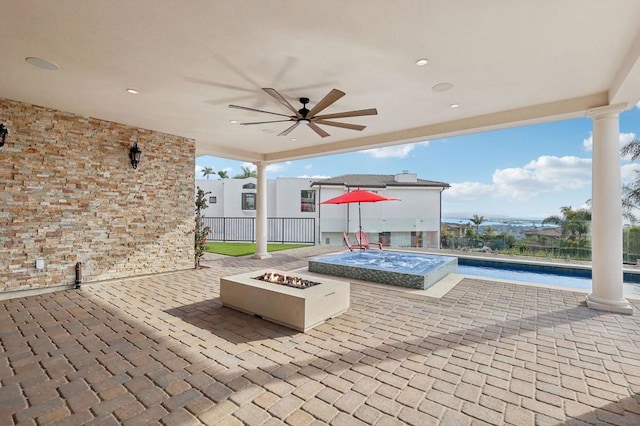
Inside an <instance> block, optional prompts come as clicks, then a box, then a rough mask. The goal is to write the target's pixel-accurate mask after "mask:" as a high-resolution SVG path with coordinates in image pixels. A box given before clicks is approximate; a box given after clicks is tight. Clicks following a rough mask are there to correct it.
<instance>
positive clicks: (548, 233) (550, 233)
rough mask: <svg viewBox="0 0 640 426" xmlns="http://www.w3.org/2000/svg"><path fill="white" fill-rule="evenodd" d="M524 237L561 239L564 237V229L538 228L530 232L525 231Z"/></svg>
mask: <svg viewBox="0 0 640 426" xmlns="http://www.w3.org/2000/svg"><path fill="white" fill-rule="evenodd" d="M524 235H526V236H528V237H535V236H542V237H561V236H562V228H560V227H554V228H537V229H532V230H530V231H525V232H524Z"/></svg>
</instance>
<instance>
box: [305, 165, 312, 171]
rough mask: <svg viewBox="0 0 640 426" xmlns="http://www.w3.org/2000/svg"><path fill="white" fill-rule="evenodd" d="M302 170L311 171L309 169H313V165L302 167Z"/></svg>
mask: <svg viewBox="0 0 640 426" xmlns="http://www.w3.org/2000/svg"><path fill="white" fill-rule="evenodd" d="M304 169H305V170H311V169H313V164H311V163H309V164H307V165H306V166H304Z"/></svg>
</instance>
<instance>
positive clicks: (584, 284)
mask: <svg viewBox="0 0 640 426" xmlns="http://www.w3.org/2000/svg"><path fill="white" fill-rule="evenodd" d="M534 268H535V269H534ZM551 268H552V267H546V268H545V266H537V265H524V264H513V263H505V262H491V261H478V260H475V259H473V260H472V259H465V258H459V259H458V273H459V274H461V275H473V276H478V277H482V278H494V279H500V280H507V281H521V282H527V283H535V284H545V285H551V286H557V287H568V288H575V289H580V290H591V271H590V270H588V269H575V268H556V269H555V270H554V269H551ZM531 269H534V270H531ZM639 279H640V275H638V274H628V273H625V275H624V281H625V282H624V283H623V285H622V286H623V293H624V294H625V295H639V296H640V283H638V280H639Z"/></svg>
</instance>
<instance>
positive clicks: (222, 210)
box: [196, 171, 449, 248]
mask: <svg viewBox="0 0 640 426" xmlns="http://www.w3.org/2000/svg"><path fill="white" fill-rule="evenodd" d="M196 187H200V188H201V189H203V190H204V191H205V192H208V193H209V194H207V201H208V207H207V209H206V210H205V211H204V216H205V217H207V218H217V221H216V222H215V225H214V222H210V224H209V225H210V226H211V227H212V228H215V231H214V234H212V238H214V239H222V238H223V236H222V235H221V233H223V232H224V233H225V234H226V235H225V237H224V238H227V239H231V240H232V239H243V238H250V239H253V234H252V233H253V231H252V228H251V227H252V226H253V222H252V221H243V219H245V218H254V217H255V216H256V179H255V178H246V179H218V180H200V179H199V180H196ZM448 187H449V184H447V183H444V182H437V181H431V180H425V179H419V178H418V176H417V174H415V173H409V172H408V171H403V172H402V173H398V174H395V175H377V174H375V175H374V174H350V175H342V176H337V177H333V178H330V179H322V180H313V179H306V178H277V179H269V180H267V194H268V198H267V217H268V218H269V220H270V221H272V223H271V225H270V228H273V227H274V226H275V227H281V224H280V220H288V221H289V222H288V225H287V226H288V227H299V228H300V227H303V228H307V227H309V226H312V227H313V229H312V233H306V235H307V238H312V240H310V241H313V242H314V243H316V244H322V245H334V246H340V245H343V244H344V242H343V236H342V234H343V232H348V233H349V234H350V235H351V237H352V239H353V234H354V233H355V232H356V231H357V230H358V226H359V218H358V204H340V205H333V204H321V203H322V202H323V201H326V200H328V199H331V198H334V197H337V196H339V195H341V194H344V193H345V192H349V191H351V190H354V189H365V190H367V191H371V192H377V193H380V194H382V195H385V196H388V197H393V198H399V200H398V201H387V202H379V203H363V204H361V206H360V209H361V218H362V219H361V220H362V228H363V230H364V231H366V232H367V233H368V234H369V239H370V240H371V241H380V242H382V243H383V245H385V246H390V247H427V248H438V247H439V241H440V220H441V193H442V191H443V190H445V189H446V188H448ZM220 218H225V219H227V221H226V224H227V225H226V226H225V227H224V228H225V229H224V230H223V225H222V222H221V221H220ZM274 218H278V220H275V219H274ZM295 219H312V221H301V220H298V221H295ZM232 223H233V225H232ZM285 227H286V226H285ZM236 228H246V230H244V231H243V230H241V229H236ZM271 231H273V229H271ZM216 234H218V235H216ZM273 235H275V233H274V234H273ZM290 235H293V234H292V231H290ZM274 238H276V239H277V238H278V237H274ZM301 238H304V237H301ZM303 240H304V239H303ZM303 240H300V239H298V240H297V241H303Z"/></svg>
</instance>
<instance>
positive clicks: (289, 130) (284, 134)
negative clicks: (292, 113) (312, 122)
mask: <svg viewBox="0 0 640 426" xmlns="http://www.w3.org/2000/svg"><path fill="white" fill-rule="evenodd" d="M298 124H300V122H299V121H296V122H295V123H293V126H291V127H289V128H288V129H286V130H285V131H284V132H280V133H278V136H286V135H288V134H289V133H291V131H292V130H293V129H295V128H296V127H298Z"/></svg>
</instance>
